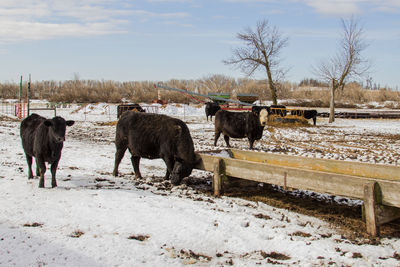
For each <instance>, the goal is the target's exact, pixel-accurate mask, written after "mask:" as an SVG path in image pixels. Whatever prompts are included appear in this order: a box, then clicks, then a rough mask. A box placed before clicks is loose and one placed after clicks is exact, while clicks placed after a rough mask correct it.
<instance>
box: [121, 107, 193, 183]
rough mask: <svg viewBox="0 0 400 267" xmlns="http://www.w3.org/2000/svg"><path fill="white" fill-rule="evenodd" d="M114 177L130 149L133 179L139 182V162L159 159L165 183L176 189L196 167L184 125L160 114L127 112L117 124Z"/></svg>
mask: <svg viewBox="0 0 400 267" xmlns="http://www.w3.org/2000/svg"><path fill="white" fill-rule="evenodd" d="M115 146H116V149H117V151H116V153H115V165H114V171H113V175H114V176H118V166H119V164H120V162H121V160H122V158H123V157H124V154H125V151H126V150H127V149H128V148H129V151H130V153H131V155H132V157H131V161H132V165H133V169H134V171H135V176H136V178H142V175H141V174H140V170H139V161H140V158H142V157H143V158H148V159H156V158H162V159H163V160H164V162H165V164H166V165H167V172H166V174H165V177H164V178H165V179H171V183H172V184H174V185H177V184H179V183H180V182H181V180H182V179H183V178H184V177H187V176H189V175H190V174H191V172H192V169H193V167H194V165H195V164H196V155H195V153H194V146H193V140H192V137H191V136H190V132H189V129H188V127H187V126H186V124H185V123H184V122H183V121H181V120H179V119H175V118H171V117H168V116H166V115H161V114H153V113H140V112H133V111H127V112H125V113H124V114H122V116H121V118H120V119H119V121H118V123H117V130H116V135H115Z"/></svg>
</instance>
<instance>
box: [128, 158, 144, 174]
mask: <svg viewBox="0 0 400 267" xmlns="http://www.w3.org/2000/svg"><path fill="white" fill-rule="evenodd" d="M131 161H132V165H133V170H134V171H135V177H136V178H137V179H142V175H141V174H140V170H139V162H140V157H138V156H132V157H131Z"/></svg>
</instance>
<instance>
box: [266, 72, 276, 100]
mask: <svg viewBox="0 0 400 267" xmlns="http://www.w3.org/2000/svg"><path fill="white" fill-rule="evenodd" d="M265 69H266V71H267V77H268V87H269V90H271V98H272V104H273V105H277V104H278V99H277V96H276V87H275V84H274V81H273V80H272V74H271V70H270V69H269V66H265Z"/></svg>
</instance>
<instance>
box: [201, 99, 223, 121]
mask: <svg viewBox="0 0 400 267" xmlns="http://www.w3.org/2000/svg"><path fill="white" fill-rule="evenodd" d="M220 109H221V107H220V106H219V105H218V103H215V102H207V103H206V107H205V111H206V117H207V121H208V116H210V117H211V120H212V117H213V116H215V113H217V111H218V110H220Z"/></svg>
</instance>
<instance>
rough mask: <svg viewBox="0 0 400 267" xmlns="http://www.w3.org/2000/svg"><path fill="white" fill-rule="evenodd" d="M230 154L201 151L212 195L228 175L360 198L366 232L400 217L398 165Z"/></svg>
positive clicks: (202, 167)
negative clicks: (209, 175) (211, 187)
mask: <svg viewBox="0 0 400 267" xmlns="http://www.w3.org/2000/svg"><path fill="white" fill-rule="evenodd" d="M227 151H228V153H229V155H230V157H223V156H218V154H217V155H215V154H214V155H213V154H209V152H199V153H198V155H199V156H200V157H201V159H202V161H201V162H200V163H199V164H198V165H197V166H196V168H197V169H200V170H205V171H211V172H214V176H213V190H214V195H216V196H219V195H220V194H222V193H223V189H224V182H225V181H226V180H227V179H228V177H235V178H241V179H246V180H252V181H256V182H261V183H267V184H273V185H278V186H282V187H283V188H284V189H285V190H288V189H294V188H295V189H301V190H310V191H314V192H319V193H327V194H331V195H336V196H344V197H349V198H354V199H361V200H363V201H364V209H363V217H364V218H365V221H366V228H367V232H368V233H369V234H370V235H371V236H377V235H379V226H380V225H382V224H384V223H387V222H390V221H392V220H395V219H397V218H400V167H396V166H389V165H380V164H368V163H358V162H349V161H338V160H327V159H315V158H306V157H299V156H288V155H277V154H272V153H264V152H253V151H242V150H236V149H230V150H227Z"/></svg>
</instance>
